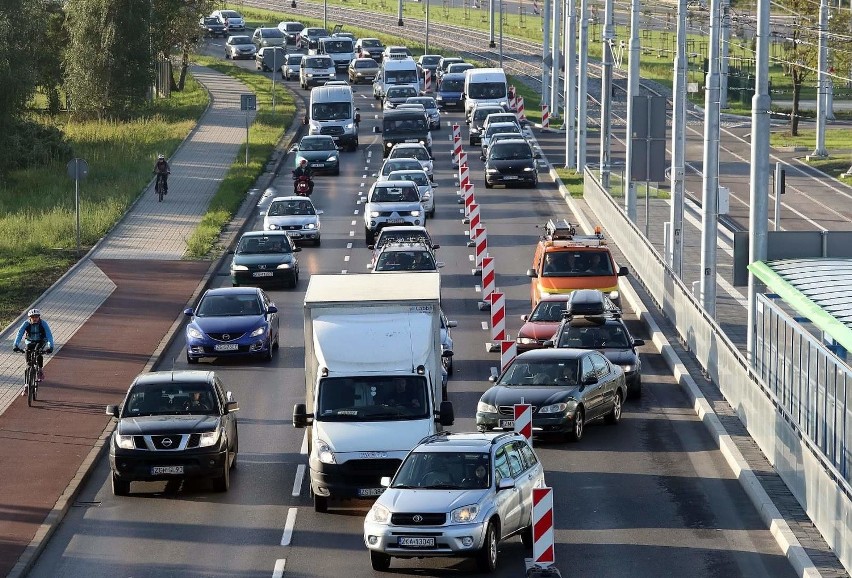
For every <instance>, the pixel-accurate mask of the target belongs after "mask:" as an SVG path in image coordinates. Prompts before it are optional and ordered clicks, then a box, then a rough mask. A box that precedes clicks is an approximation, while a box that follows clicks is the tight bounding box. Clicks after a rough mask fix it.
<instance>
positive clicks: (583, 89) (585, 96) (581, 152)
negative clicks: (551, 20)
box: [577, 0, 852, 173]
mask: <svg viewBox="0 0 852 578" xmlns="http://www.w3.org/2000/svg"><path fill="white" fill-rule="evenodd" d="M588 1H589V0H580V55H579V62H578V63H577V70H578V71H579V72H580V74H579V75H578V77H579V82H578V83H577V171H579V172H581V173H582V172H583V171H584V170H585V169H586V129H587V127H588V118H587V112H586V111H587V109H586V107H587V103H588V100H589V76H588V75H587V74H586V68H587V67H588V65H589V5H588ZM850 2H852V0H850Z"/></svg>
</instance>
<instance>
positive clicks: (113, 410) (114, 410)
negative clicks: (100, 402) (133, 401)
mask: <svg viewBox="0 0 852 578" xmlns="http://www.w3.org/2000/svg"><path fill="white" fill-rule="evenodd" d="M118 408H119V406H117V405H108V406H106V414H107V415H111V416H112V417H118Z"/></svg>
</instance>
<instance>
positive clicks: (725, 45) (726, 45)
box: [719, 0, 731, 109]
mask: <svg viewBox="0 0 852 578" xmlns="http://www.w3.org/2000/svg"><path fill="white" fill-rule="evenodd" d="M730 44H731V0H722V45H721V48H722V61H721V68H720V71H719V108H720V109H724V108H728V53H729V52H730Z"/></svg>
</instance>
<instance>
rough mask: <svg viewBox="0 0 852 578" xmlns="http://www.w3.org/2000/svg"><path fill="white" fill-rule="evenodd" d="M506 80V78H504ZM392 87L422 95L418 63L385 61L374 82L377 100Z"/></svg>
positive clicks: (408, 60) (407, 59)
mask: <svg viewBox="0 0 852 578" xmlns="http://www.w3.org/2000/svg"><path fill="white" fill-rule="evenodd" d="M504 78H505V77H504ZM392 85H396V86H399V85H409V86H413V87H414V90H416V91H417V94H420V77H419V76H418V75H417V63H416V62H414V60H412V59H411V58H406V59H403V60H387V59H385V60H383V61H382V66H381V67H380V68H379V73H378V74H377V75H376V80H375V81H373V96H374V97H375V98H376V100H381V99H383V98H384V96H385V93H386V92H387V87H389V86H392Z"/></svg>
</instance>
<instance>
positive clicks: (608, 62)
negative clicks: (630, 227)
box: [600, 0, 615, 191]
mask: <svg viewBox="0 0 852 578" xmlns="http://www.w3.org/2000/svg"><path fill="white" fill-rule="evenodd" d="M612 5H613V0H606V4H605V9H604V12H605V15H604V29H603V46H602V47H601V50H602V52H601V54H603V73H602V74H601V152H600V171H601V185H603V188H604V190H606V191H609V173H610V148H609V144H610V130H611V126H612V122H611V119H610V114H611V113H610V109H611V108H612V40H613V38H614V37H615V32H614V30H613V26H612Z"/></svg>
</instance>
